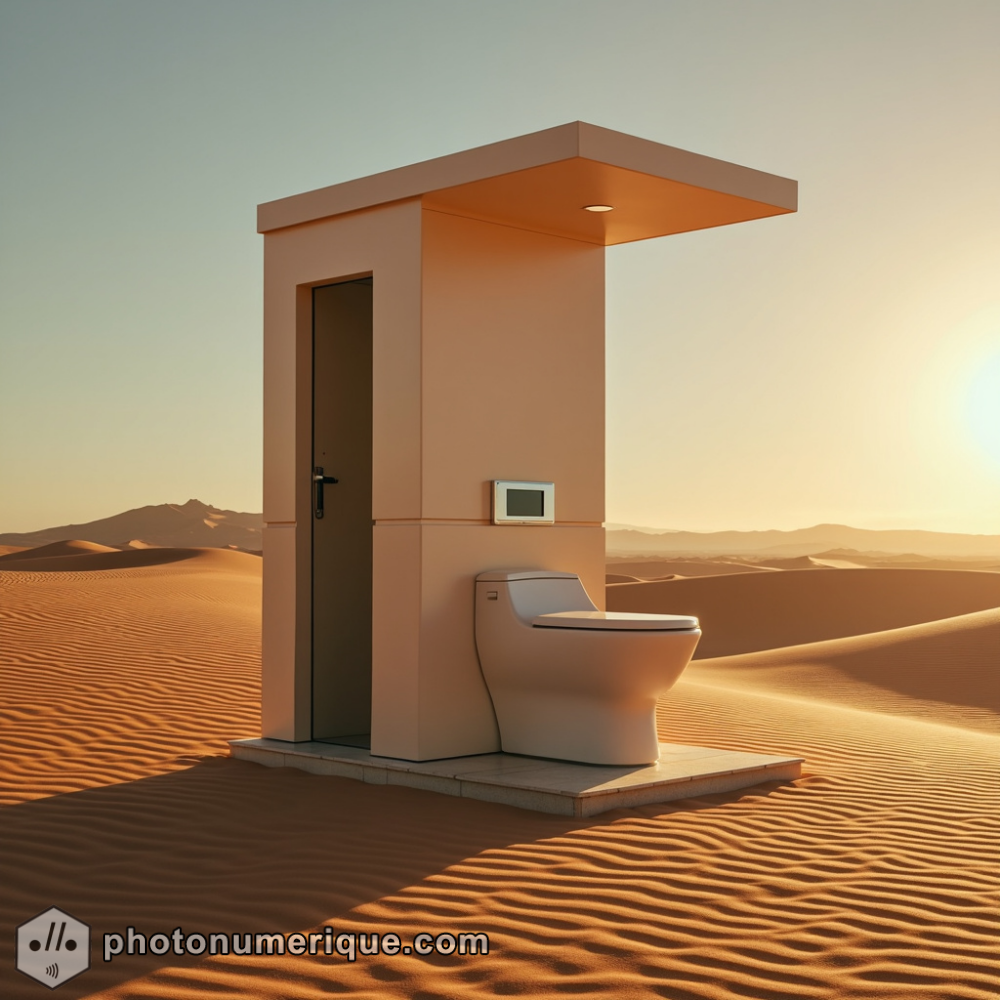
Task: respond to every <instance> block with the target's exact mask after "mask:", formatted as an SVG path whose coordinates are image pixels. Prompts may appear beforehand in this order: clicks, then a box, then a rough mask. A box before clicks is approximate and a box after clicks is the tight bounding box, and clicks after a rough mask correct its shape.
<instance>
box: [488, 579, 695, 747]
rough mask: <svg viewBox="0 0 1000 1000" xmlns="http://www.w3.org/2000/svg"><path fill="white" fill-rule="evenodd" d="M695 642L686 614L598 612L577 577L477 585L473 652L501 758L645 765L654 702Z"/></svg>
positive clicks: (490, 581)
mask: <svg viewBox="0 0 1000 1000" xmlns="http://www.w3.org/2000/svg"><path fill="white" fill-rule="evenodd" d="M700 638H701V630H700V629H699V627H698V619H697V618H692V617H689V616H686V615H651V614H650V615H647V614H628V613H621V612H617V613H616V612H605V611H598V610H597V608H596V607H595V605H594V602H593V601H591V599H590V597H589V596H588V595H587V591H586V589H585V588H584V586H583V584H582V583H581V582H580V578H579V577H578V576H577V575H576V574H575V573H558V572H553V571H549V570H520V571H515V572H511V571H507V570H497V571H492V572H488V573H481V574H480V575H479V576H477V577H476V648H477V650H478V652H479V662H480V665H481V667H482V671H483V677H484V678H485V680H486V686H487V687H488V688H489V692H490V696H491V698H492V699H493V708H494V710H495V711H496V716H497V723H498V724H499V727H500V740H501V745H502V747H503V750H504V752H505V753H516V754H525V755H527V756H531V757H553V758H557V759H560V760H570V761H580V762H583V763H587V764H622V765H623V764H636V765H638V764H650V763H653V762H654V761H656V760H658V759H659V744H658V741H657V737H656V699H657V697H658V696H659V695H661V694H663V693H664V692H665V691H667V690H669V689H670V688H671V687H672V686H673V685H674V683H675V682H676V680H677V678H678V677H680V675H681V672H682V671H683V670H684V668H685V667H686V666H687V665H688V662H689V661H690V659H691V656H692V654H693V653H694V650H695V647H696V646H697V645H698V640H699V639H700Z"/></svg>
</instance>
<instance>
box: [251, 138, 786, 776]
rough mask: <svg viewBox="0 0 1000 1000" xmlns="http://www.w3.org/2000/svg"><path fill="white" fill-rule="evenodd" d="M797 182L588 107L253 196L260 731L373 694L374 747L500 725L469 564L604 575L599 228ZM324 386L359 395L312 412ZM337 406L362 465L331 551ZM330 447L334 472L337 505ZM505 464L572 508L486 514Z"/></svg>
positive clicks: (753, 199) (296, 723)
mask: <svg viewBox="0 0 1000 1000" xmlns="http://www.w3.org/2000/svg"><path fill="white" fill-rule="evenodd" d="M588 206H591V207H592V206H611V207H612V209H613V210H612V211H603V212H598V211H588V210H587V207H588ZM795 208H796V184H795V182H794V181H791V180H788V179H785V178H782V177H777V176H774V175H771V174H766V173H762V172H760V171H756V170H752V169H749V168H746V167H741V166H737V165H736V164H732V163H727V162H724V161H721V160H716V159H712V158H709V157H704V156H699V155H697V154H694V153H689V152H685V151H683V150H679V149H675V148H672V147H670V146H665V145H661V144H659V143H655V142H649V141H646V140H643V139H638V138H635V137H633V136H628V135H624V134H622V133H618V132H613V131H609V130H607V129H602V128H597V127H595V126H592V125H587V124H584V123H581V122H575V123H572V124H568V125H563V126H560V127H558V128H553V129H548V130H546V131H543V132H537V133H534V134H531V135H526V136H522V137H519V138H516V139H511V140H507V141H504V142H499V143H495V144H493V145H489V146H483V147H480V148H478V149H472V150H467V151H465V152H462V153H457V154H454V155H451V156H444V157H440V158H438V159H435V160H430V161H427V162H425V163H418V164H414V165H412V166H408V167H402V168H400V169H397V170H391V171H388V172H386V173H382V174H377V175H375V176H372V177H366V178H363V179H360V180H355V181H349V182H347V183H343V184H337V185H334V186H332V187H328V188H323V189H321V190H318V191H312V192H308V193H306V194H300V195H295V196H293V197H290V198H284V199H281V200H280V201H275V202H270V203H268V204H265V205H261V206H260V209H259V217H258V218H259V229H260V231H261V232H262V233H263V234H264V246H265V291H264V295H265V302H264V306H265V308H264V315H265V319H264V339H265V349H264V365H265V387H264V397H265V400H264V407H265V409H264V424H265V426H264V470H265V471H264V639H263V727H262V729H263V736H264V737H267V738H271V739H273V740H282V741H288V742H291V743H300V742H307V741H310V740H313V739H323V738H334V739H335V738H338V737H348V738H350V737H352V736H358V737H360V736H363V731H364V729H365V725H364V722H363V721H359V720H364V719H366V718H367V719H370V743H371V746H370V749H371V753H372V754H373V755H376V756H382V757H389V758H398V759H402V760H409V761H428V760H432V759H438V758H450V757H460V756H465V755H472V754H486V753H490V752H493V751H496V750H499V739H498V733H497V728H496V721H495V718H494V715H493V710H492V706H491V702H490V698H489V693H488V691H487V689H486V686H485V684H484V682H483V679H482V675H481V673H480V669H479V664H478V660H477V656H476V649H475V642H474V633H473V580H474V578H475V576H476V574H477V573H479V572H482V571H483V570H487V569H504V568H509V569H516V568H525V567H531V568H542V569H555V570H569V571H572V572H575V573H578V574H579V575H580V577H581V579H582V580H583V582H584V584H585V585H586V587H587V590H588V591H589V592H590V594H591V595H592V597H593V598H594V599H595V600H596V601H601V600H602V599H603V593H604V529H603V521H604V247H605V246H609V245H613V244H616V243H623V242H630V241H633V240H639V239H649V238H653V237H658V236H667V235H670V234H672V233H680V232H686V231H690V230H694V229H702V228H708V227H712V226H720V225H726V224H730V223H735V222H744V221H748V220H752V219H759V218H764V217H767V216H773V215H779V214H783V213H787V212H792V211H795ZM368 279H370V281H369V280H368ZM348 283H352V284H350V286H349V287H348ZM335 285H337V286H343V294H342V293H341V292H340V291H335V292H321V293H317V292H316V291H315V290H316V289H326V288H328V287H330V286H335ZM331 295H333V296H340V297H341V298H343V301H344V302H347V305H343V304H341V305H335V307H334V308H335V311H336V310H340V311H339V312H336V317H339V318H337V319H335V322H334V325H336V324H337V323H339V324H341V326H343V324H344V322H349V323H355V324H356V327H357V331H358V332H357V334H356V335H355V334H352V337H355V341H353V342H356V344H360V345H361V347H360V349H359V350H356V351H355V354H354V355H352V357H355V355H356V359H355V360H356V361H357V364H358V365H360V367H358V368H357V369H356V371H354V374H353V375H351V374H350V373H348V374H347V375H344V374H343V372H344V371H346V369H343V371H342V378H341V382H340V383H339V384H338V385H337V388H336V390H335V391H332V390H330V385H332V384H333V383H332V382H329V381H328V380H327V379H326V376H324V377H323V378H321V379H320V380H319V382H316V381H315V375H316V371H315V370H314V368H315V366H316V365H317V364H320V359H321V356H322V351H319V352H317V347H316V337H318V336H326V335H325V334H323V333H322V328H323V323H324V322H325V321H324V320H322V317H320V318H319V319H317V317H318V316H319V313H318V312H317V313H316V315H315V316H314V312H316V310H319V309H321V305H320V303H323V302H325V301H326V299H327V298H329V297H330V296H331ZM338 301H339V300H338ZM351 303H354V304H351ZM322 308H324V309H325V308H326V306H325V305H324V306H322ZM345 310H346V311H345ZM345 316H346V317H353V319H349V320H344V319H343V317H345ZM366 324H367V325H366ZM352 329H353V327H352ZM366 331H367V332H366ZM366 336H370V338H371V339H370V345H371V346H370V354H369V353H368V348H367V346H366V345H367V340H365V339H364V338H365V337H366ZM324 343H325V341H324ZM352 350H353V348H352ZM324 363H325V362H324ZM350 363H351V364H354V363H355V362H354V361H352V362H350ZM333 364H334V369H337V370H338V371H339V370H341V369H339V368H337V365H338V364H339V362H334V363H333ZM365 366H368V367H365ZM341 368H343V366H341ZM366 373H370V377H369V375H368V374H366ZM314 383H315V384H314ZM355 389H356V390H357V395H354V394H353V393H354V390H355ZM324 394H325V395H324ZM327 398H329V400H333V403H331V404H330V405H331V406H333V410H336V406H337V405H339V404H338V402H337V401H340V402H341V403H343V404H344V405H342V406H340V410H336V413H334V415H333V416H331V417H329V418H327V417H320V418H317V416H316V414H317V412H318V411H317V409H316V404H317V399H318V400H319V402H320V409H321V410H323V406H325V405H326V404H325V403H324V399H327ZM335 404H336V405H335ZM327 409H329V407H327ZM333 410H331V412H333ZM323 412H326V410H323ZM338 414H339V415H338ZM317 421H319V423H322V422H323V421H329V422H331V423H330V427H331V428H332V429H331V430H330V435H331V437H330V441H331V442H333V443H332V444H330V446H329V449H328V450H327V445H326V444H323V445H322V447H320V445H319V444H317V442H318V441H319V438H320V437H321V436H322V434H321V430H319V429H317V428H318V423H317ZM352 421H354V423H352ZM358 421H360V422H358ZM337 428H340V430H339V431H338V430H337ZM344 428H347V429H348V430H349V431H350V436H351V440H353V441H354V442H355V444H357V442H358V441H361V442H362V446H361V451H363V452H364V454H361V455H359V456H358V462H360V463H361V464H359V465H357V469H358V470H360V471H358V472H357V474H356V475H355V479H365V477H366V476H368V475H369V473H368V472H367V471H366V470H367V469H370V482H368V483H367V485H365V484H363V483H362V484H361V486H364V488H365V489H367V490H368V492H367V493H362V494H358V496H359V497H360V499H356V500H355V501H352V502H353V503H354V509H355V511H356V515H355V516H356V520H355V521H354V522H352V523H353V525H354V526H353V527H351V529H350V531H349V532H347V533H346V534H344V533H343V532H342V538H348V539H351V540H352V541H351V544H352V545H354V543H355V542H356V543H357V545H356V551H354V550H353V549H352V551H353V553H354V554H353V555H351V556H349V557H348V556H347V555H345V556H344V560H343V561H340V562H338V559H337V556H336V552H337V551H338V550H337V545H343V542H337V543H334V542H324V541H323V538H324V537H326V536H325V535H324V533H326V532H330V531H335V530H336V525H337V523H338V521H337V518H338V516H339V515H338V513H337V509H336V505H337V504H341V503H345V501H344V498H345V497H348V496H349V487H350V485H351V484H350V482H349V480H350V478H351V477H350V476H347V477H345V476H344V474H343V471H342V470H338V461H339V459H340V458H343V460H344V461H345V462H348V464H349V463H350V461H351V459H350V458H349V456H347V455H346V451H347V450H349V449H348V448H347V447H346V445H345V448H344V452H345V453H344V454H343V455H341V454H340V453H339V451H338V446H337V444H336V441H337V434H338V433H340V434H341V439H343V434H344ZM351 428H355V429H354V430H350V429H351ZM369 441H370V448H369V445H368V443H367V442H369ZM355 450H357V448H356V449H355ZM323 455H327V457H326V458H325V459H324V458H322V456H323ZM365 461H367V462H368V463H369V465H368V466H365V465H364V462H365ZM317 466H321V467H324V469H325V474H326V475H328V476H329V477H333V478H339V479H340V482H339V483H337V484H336V485H334V484H330V485H328V486H327V487H326V490H327V493H326V496H327V498H328V502H329V503H330V504H331V505H333V506H332V507H331V509H330V510H329V511H328V512H327V514H326V517H325V518H322V519H318V518H317V517H316V504H317V494H316V485H315V469H316V467H317ZM352 468H353V467H352ZM338 471H339V472H340V475H339V476H338ZM495 479H513V480H540V481H552V482H554V483H555V484H556V491H557V492H556V523H555V524H554V525H552V526H546V527H540V526H513V525H504V526H498V525H494V524H493V523H491V514H490V482H491V481H492V480H495ZM342 487H344V489H343V491H342V492H339V493H338V491H340V490H341V488H342ZM359 488H360V487H359ZM369 497H370V501H369ZM369 502H370V508H371V510H370V515H371V516H370V525H362V522H361V520H358V519H357V518H361V517H362V515H364V514H366V512H367V507H366V506H365V505H366V504H368V503H369ZM345 509H346V507H345ZM357 512H360V513H357ZM363 520H364V521H367V520H368V518H367V517H363ZM328 526H331V527H328ZM369 531H370V535H369V534H367V532H369ZM330 537H332V536H330ZM317 546H318V547H317ZM352 560H353V562H352ZM366 560H368V561H369V562H370V565H365V561H366ZM336 609H340V612H339V613H340V615H341V617H340V619H337V618H336V614H337V611H336ZM368 609H370V610H368ZM369 613H370V619H369V618H366V615H368V614H369ZM330 615H333V617H329V616H330ZM329 621H343V622H344V625H343V626H340V625H337V626H336V627H334V628H332V629H331V628H328V629H327V634H324V633H323V623H324V622H329ZM341 628H342V629H347V630H348V631H351V630H353V632H354V633H356V634H355V635H354V638H353V639H351V640H350V641H345V642H344V643H341V642H339V641H338V640H337V638H336V636H337V629H341ZM345 634H346V633H345ZM352 643H353V645H352ZM314 647H315V648H314ZM369 649H370V653H369V652H367V650H369ZM368 657H370V661H369V660H368ZM338 699H340V700H341V701H342V702H343V705H341V706H340V707H338ZM369 699H370V700H369ZM341 708H343V709H344V710H343V711H341ZM345 729H346V730H353V731H354V732H339V731H338V730H345Z"/></svg>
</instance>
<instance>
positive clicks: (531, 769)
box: [229, 739, 802, 816]
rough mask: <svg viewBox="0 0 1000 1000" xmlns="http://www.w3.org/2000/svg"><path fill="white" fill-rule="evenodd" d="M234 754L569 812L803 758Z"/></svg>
mask: <svg viewBox="0 0 1000 1000" xmlns="http://www.w3.org/2000/svg"><path fill="white" fill-rule="evenodd" d="M229 745H230V747H231V748H232V754H233V756H234V757H238V758H240V759H241V760H249V761H253V762H254V763H257V764H265V765H267V766H269V767H296V768H299V769H301V770H304V771H309V772H310V773H312V774H329V775H337V776H339V777H344V778H354V779H356V780H358V781H365V782H368V783H370V784H379V785H384V784H390V785H408V786H410V787H412V788H423V789H426V790H428V791H434V792H440V793H442V794H445V795H457V796H462V797H465V798H472V799H482V800H484V801H487V802H502V803H505V804H507V805H513V806H519V807H521V808H522V809H534V810H536V811H539V812H548V813H556V814H559V815H564V816H593V815H595V814H597V813H601V812H606V811H607V810H609V809H617V808H620V807H628V806H637V805H648V804H650V803H653V802H669V801H670V800H671V799H684V798H690V797H692V796H697V795H708V794H711V793H713V792H729V791H735V790H737V789H740V788H749V787H751V786H752V785H757V784H760V783H761V782H763V781H791V780H794V779H795V778H797V777H799V775H800V774H801V771H802V758H801V757H784V756H770V755H767V754H758V753H743V752H739V751H732V750H716V749H713V748H712V747H695V746H685V745H682V744H675V743H661V744H660V759H659V760H658V761H657V762H656V763H655V764H649V765H645V766H641V767H608V766H603V765H596V764H573V763H570V762H568V761H558V760H547V759H541V758H535V757H518V756H516V755H513V754H504V753H491V754H480V755H477V756H473V757H451V758H448V759H447V760H429V761H411V760H396V759H394V758H390V757H374V756H372V754H371V753H370V752H369V751H368V750H366V749H363V748H361V747H349V746H339V745H335V744H330V743H316V742H310V743H286V742H284V741H282V740H270V739H256V740H232V741H231V742H230V744H229Z"/></svg>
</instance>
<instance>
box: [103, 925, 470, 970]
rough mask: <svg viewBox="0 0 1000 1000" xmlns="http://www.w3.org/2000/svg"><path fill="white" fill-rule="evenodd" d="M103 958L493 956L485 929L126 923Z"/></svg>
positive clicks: (107, 943)
mask: <svg viewBox="0 0 1000 1000" xmlns="http://www.w3.org/2000/svg"><path fill="white" fill-rule="evenodd" d="M103 950H104V961H105V962H111V961H113V960H114V959H115V957H116V956H117V955H145V954H147V953H148V954H150V955H166V954H168V953H172V954H174V955H340V956H341V957H342V958H345V959H346V960H347V961H348V962H354V961H356V960H357V959H358V956H361V955H363V956H372V955H422V956H426V955H488V954H489V952H490V939H489V936H488V935H486V934H484V933H483V932H482V931H479V932H470V931H460V932H456V933H454V934H451V933H449V932H447V931H445V932H442V933H439V934H426V933H424V934H416V935H414V937H413V941H412V942H411V943H405V942H404V940H403V937H402V935H400V934H395V933H393V932H392V931H389V932H387V933H371V934H362V933H356V932H354V931H351V932H347V931H342V932H341V933H339V934H338V933H335V932H334V929H333V928H332V927H324V928H323V929H322V930H320V931H306V932H301V933H300V932H293V933H290V934H282V933H280V932H279V933H253V932H250V933H246V932H239V933H228V934H227V933H206V934H199V933H193V934H185V933H184V931H183V930H182V929H181V928H180V927H175V928H174V929H173V930H172V931H170V932H169V933H165V932H162V931H160V932H154V933H152V934H141V933H139V932H137V931H136V929H135V928H134V927H127V928H126V929H125V931H124V933H122V934H116V933H110V934H105V935H104V949H103Z"/></svg>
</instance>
